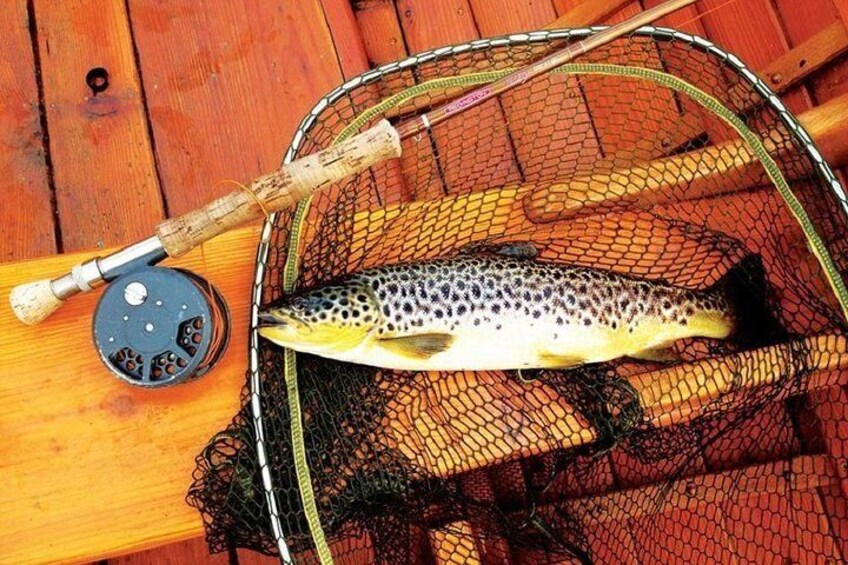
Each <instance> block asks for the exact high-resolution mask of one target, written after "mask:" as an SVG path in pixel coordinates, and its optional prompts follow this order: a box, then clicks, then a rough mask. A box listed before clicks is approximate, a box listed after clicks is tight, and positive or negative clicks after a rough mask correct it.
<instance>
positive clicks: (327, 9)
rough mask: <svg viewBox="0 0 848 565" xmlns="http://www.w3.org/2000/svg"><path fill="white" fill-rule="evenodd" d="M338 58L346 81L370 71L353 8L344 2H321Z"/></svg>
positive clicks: (322, 0)
mask: <svg viewBox="0 0 848 565" xmlns="http://www.w3.org/2000/svg"><path fill="white" fill-rule="evenodd" d="M320 2H321V9H322V10H323V12H324V17H325V19H326V21H327V27H328V29H329V30H330V36H331V38H332V40H333V45H334V50H335V52H336V58H337V59H338V64H339V67H340V68H341V71H342V75H343V76H344V78H345V80H347V79H351V78H353V77H355V76H356V75H358V74H361V73H364V72H365V71H367V70H368V66H369V65H368V56H367V54H366V53H365V43H364V41H363V38H362V32H360V31H359V26H357V23H356V17H355V16H354V14H353V7H352V6H351V4H350V2H346V1H343V0H320Z"/></svg>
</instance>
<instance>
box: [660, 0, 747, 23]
mask: <svg viewBox="0 0 848 565" xmlns="http://www.w3.org/2000/svg"><path fill="white" fill-rule="evenodd" d="M738 1H739V0H727V2H723V3H721V4H719V5H718V6H713V7H712V8H710V9H708V10H706V11H704V12H700V13H699V14H698V15H697V16H695V17H694V18H691V19H689V20H686V21H684V22H681V23H679V24H676V25H675V26H674V27H676V28H678V29H681V28H683V27H684V26H686V25H689V24H691V23H694V22H697V21H698V20H700V19H701V18H704V17H705V16H708V15H709V14H712V13H714V12H717V11H719V10H721V9H722V8H725V7H727V6H729V5H731V4H735V3H736V2H738ZM693 8H694V9H695V10H697V9H698V4H695V5H694V6H693Z"/></svg>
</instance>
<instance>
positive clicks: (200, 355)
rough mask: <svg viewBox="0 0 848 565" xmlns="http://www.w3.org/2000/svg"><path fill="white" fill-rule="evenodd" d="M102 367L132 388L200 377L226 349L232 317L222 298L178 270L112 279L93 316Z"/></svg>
mask: <svg viewBox="0 0 848 565" xmlns="http://www.w3.org/2000/svg"><path fill="white" fill-rule="evenodd" d="M93 333H94V344H95V346H96V347H97V350H98V352H99V353H100V357H101V359H102V360H103V363H105V364H106V366H107V367H108V368H109V369H110V370H111V371H112V372H113V373H115V375H117V376H118V378H120V379H121V380H123V381H125V382H127V383H129V384H131V385H135V386H141V387H150V388H152V387H160V386H168V385H172V384H177V383H182V382H186V381H188V380H190V379H194V378H197V377H200V376H202V375H203V374H205V373H206V372H207V371H209V369H210V368H212V367H213V366H214V365H215V363H216V362H217V361H218V360H219V359H220V357H221V355H222V354H223V352H224V350H226V348H227V343H228V341H229V335H230V317H229V312H228V311H227V307H226V303H225V302H224V299H223V297H222V296H221V294H220V293H219V292H218V291H217V289H215V288H214V287H213V286H212V285H211V284H209V283H208V282H207V281H206V280H205V279H203V278H201V277H199V276H198V275H195V274H194V273H191V272H189V271H184V270H181V269H168V268H162V267H143V268H140V269H137V270H133V271H131V272H129V273H127V274H124V275H121V276H119V277H118V278H116V279H115V280H114V281H112V283H111V284H110V285H109V286H108V287H107V288H106V291H105V292H104V293H103V296H102V297H101V299H100V302H99V303H98V304H97V310H96V311H95V313H94V327H93Z"/></svg>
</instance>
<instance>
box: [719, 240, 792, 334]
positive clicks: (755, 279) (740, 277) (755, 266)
mask: <svg viewBox="0 0 848 565" xmlns="http://www.w3.org/2000/svg"><path fill="white" fill-rule="evenodd" d="M710 292H715V293H719V294H720V295H721V296H722V297H723V298H724V299H725V300H726V301H727V303H728V305H729V307H730V311H731V314H732V316H733V318H734V329H733V334H732V336H731V339H733V341H734V342H736V343H737V344H739V345H740V346H741V347H743V348H746V349H749V348H755V347H762V346H765V345H769V344H773V343H776V342H778V341H783V340H785V339H786V338H787V336H788V334H787V332H786V330H785V329H784V328H783V326H782V325H781V323H780V321H779V319H778V316H777V313H776V311H775V309H774V308H773V307H772V305H771V301H770V297H771V294H772V293H771V289H770V287H769V284H768V278H767V277H766V271H765V267H764V266H763V260H762V257H760V256H759V255H756V254H752V255H748V256H747V257H745V258H744V259H742V260H741V261H740V262H739V263H737V264H736V265H734V266H733V267H732V268H731V269H730V270H729V271H727V273H725V275H724V276H723V277H722V278H721V279H719V281H718V282H717V283H716V284H715V285H713V287H712V288H711V289H710Z"/></svg>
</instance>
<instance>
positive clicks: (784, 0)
mask: <svg viewBox="0 0 848 565" xmlns="http://www.w3.org/2000/svg"><path fill="white" fill-rule="evenodd" d="M841 2H842V0H810V1H808V2H792V0H777V1H776V2H775V6H776V7H777V9H778V12H779V14H780V16H781V22H782V23H783V29H784V30H785V32H786V36H787V39H788V41H789V43H790V45H793V46H798V47H800V46H801V45H803V44H804V43H805V42H807V41H808V40H810V39H812V38H813V37H814V36H815V35H816V34H821V33H824V31H825V30H828V29H831V28H833V27H835V24H836V23H842V25H843V28H844V27H848V23H846V22H844V21H842V20H841V18H840V17H839V11H838V8H837V6H838V5H839V4H840V3H841ZM801 60H805V61H806V63H805V64H804V65H803V68H804V69H807V68H809V67H810V66H811V65H812V64H813V62H814V61H815V54H814V53H810V58H809V59H801ZM801 60H799V61H798V63H799V67H800V66H801V65H800V62H801ZM806 84H807V86H808V87H809V90H810V92H811V93H812V95H813V98H814V101H815V102H817V103H821V102H824V101H826V100H829V99H831V98H833V97H834V96H838V95H840V94H844V93H845V92H848V61H844V60H841V61H835V62H834V63H833V64H832V65H830V66H829V67H828V68H825V69H823V70H822V71H821V72H819V73H817V74H816V75H815V76H813V77H812V78H811V80H808V81H806Z"/></svg>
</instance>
